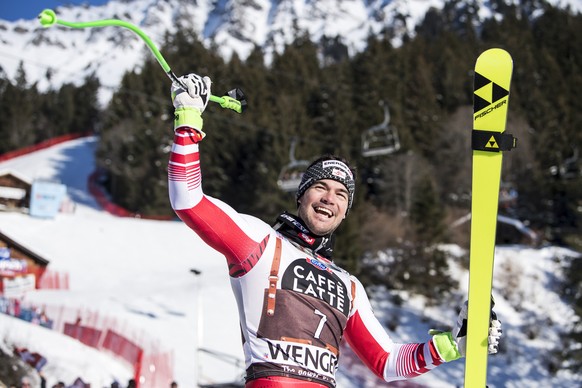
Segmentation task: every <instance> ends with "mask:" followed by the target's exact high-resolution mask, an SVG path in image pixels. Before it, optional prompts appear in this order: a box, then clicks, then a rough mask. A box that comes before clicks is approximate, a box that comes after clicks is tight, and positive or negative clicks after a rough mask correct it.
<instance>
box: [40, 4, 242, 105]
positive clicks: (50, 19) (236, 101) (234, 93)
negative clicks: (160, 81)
mask: <svg viewBox="0 0 582 388" xmlns="http://www.w3.org/2000/svg"><path fill="white" fill-rule="evenodd" d="M38 19H39V21H40V24H42V26H43V27H51V26H53V25H54V24H60V25H62V26H65V27H69V28H91V27H107V26H118V27H124V28H127V29H129V30H131V31H132V32H134V33H135V34H137V35H138V36H139V37H140V38H142V40H143V41H144V42H145V43H146V44H147V46H148V47H149V49H150V50H151V52H152V53H153V54H154V56H155V57H156V59H157V61H158V63H159V64H160V66H162V69H164V71H165V72H166V75H167V76H168V77H169V78H170V79H171V80H172V82H176V83H177V84H178V85H180V86H181V87H182V88H183V89H184V90H187V88H186V86H185V85H184V84H183V83H182V82H180V80H179V79H178V77H176V74H174V72H173V71H172V69H170V66H169V65H168V62H166V60H165V59H164V57H163V56H162V53H160V50H158V48H157V47H156V45H155V44H154V42H152V40H151V39H150V37H149V36H147V35H146V34H145V33H144V32H143V31H142V30H141V29H139V28H138V27H137V26H135V25H134V24H131V23H129V22H126V21H123V20H119V19H105V20H95V21H91V22H77V23H74V22H67V21H64V20H59V19H57V15H56V14H55V12H54V11H53V10H52V9H45V10H43V11H42V12H41V13H40V15H38ZM210 101H213V102H216V103H217V104H219V105H220V106H221V107H223V108H227V109H231V110H234V111H235V112H237V113H242V112H243V111H244V110H245V109H246V107H247V101H246V98H245V95H244V93H243V92H242V90H240V89H233V90H231V91H229V92H228V93H227V95H226V96H222V97H218V96H214V95H212V94H211V95H210Z"/></svg>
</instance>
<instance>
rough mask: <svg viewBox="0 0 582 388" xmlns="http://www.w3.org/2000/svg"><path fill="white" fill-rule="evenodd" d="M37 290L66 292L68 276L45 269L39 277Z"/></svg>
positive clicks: (64, 273)
mask: <svg viewBox="0 0 582 388" xmlns="http://www.w3.org/2000/svg"><path fill="white" fill-rule="evenodd" d="M37 288H38V289H43V290H68V289H69V274H68V273H66V272H57V271H51V270H49V269H47V270H45V271H44V273H43V274H42V275H41V277H40V279H39V281H38V285H37Z"/></svg>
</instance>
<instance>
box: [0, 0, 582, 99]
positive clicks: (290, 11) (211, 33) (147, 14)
mask: <svg viewBox="0 0 582 388" xmlns="http://www.w3.org/2000/svg"><path fill="white" fill-rule="evenodd" d="M471 1H472V2H475V3H476V4H477V5H478V9H479V10H480V11H479V16H480V18H481V19H483V18H487V17H490V16H492V15H494V14H495V12H494V11H492V8H490V7H491V3H490V2H487V1H485V0H471ZM509 1H513V0H509ZM444 2H445V0H318V1H307V0H238V1H235V0H230V1H215V0H196V1H191V0H111V1H109V2H108V3H106V4H105V5H102V6H89V5H84V6H63V7H57V8H56V9H55V12H56V14H57V18H58V19H59V20H63V21H69V22H87V21H94V20H100V19H112V18H115V19H122V20H125V21H128V22H130V23H133V24H135V25H136V26H138V27H139V28H141V29H142V30H143V31H144V32H145V33H146V34H147V35H148V36H149V37H150V38H151V39H152V40H153V42H154V43H155V44H157V45H158V46H159V45H161V44H162V43H163V36H164V34H165V33H166V32H170V33H173V32H175V31H176V29H177V28H179V27H181V26H183V27H187V28H190V29H193V30H194V31H196V32H197V33H198V35H199V36H200V37H201V39H203V41H204V42H205V43H206V44H208V45H209V44H210V43H211V42H214V43H216V44H217V47H219V48H220V51H221V53H220V54H221V55H223V56H224V57H225V58H229V57H230V55H232V53H233V52H236V53H237V54H238V55H239V57H241V58H243V59H244V58H246V56H247V55H248V53H249V52H250V50H251V49H252V48H253V47H255V46H258V47H261V48H262V49H263V50H264V52H265V53H266V58H267V60H268V59H269V55H270V54H272V53H273V52H274V51H278V50H281V49H282V48H283V47H284V45H285V44H286V43H290V42H292V41H293V39H294V37H295V36H297V34H298V32H304V31H306V32H308V33H309V35H310V36H311V37H312V39H313V40H314V41H319V40H321V38H322V37H331V38H334V37H337V36H339V37H341V41H342V42H343V44H345V45H346V46H347V47H348V50H349V52H350V53H351V54H353V53H355V52H358V51H361V50H363V49H364V48H365V42H366V38H367V37H368V36H369V35H370V34H382V33H384V32H386V31H390V36H393V43H394V44H395V45H398V44H399V42H400V39H401V38H402V37H403V36H404V35H405V34H413V33H414V27H415V26H416V25H417V23H418V22H419V21H420V20H421V19H422V17H423V16H424V14H425V13H426V11H427V10H428V9H429V8H430V7H435V8H441V7H442V5H443V4H444ZM550 2H552V3H555V4H564V5H566V4H567V5H569V6H570V7H571V8H572V10H574V11H577V12H579V11H580V10H582V0H568V1H566V2H562V0H551V1H550ZM461 4H463V3H461ZM31 7H34V3H31ZM41 11H42V9H40V8H39V10H38V12H39V13H40V12H41ZM145 55H151V54H150V53H149V51H148V49H147V47H146V45H145V44H144V42H143V41H142V40H141V39H140V38H139V37H138V36H137V35H135V34H133V33H132V32H130V31H129V30H126V29H123V28H120V27H102V28H88V29H71V28H67V27H61V26H52V27H49V28H45V27H42V26H41V25H40V23H39V21H38V20H18V21H15V22H8V21H5V20H2V19H1V16H0V76H3V77H7V78H8V79H10V80H14V78H15V75H16V74H17V69H18V67H19V64H20V63H23V65H24V69H25V71H26V75H27V80H28V81H29V83H33V82H38V87H39V89H40V90H46V89H49V88H51V87H59V86H60V85H62V84H63V83H75V84H77V83H78V82H80V81H82V80H83V79H84V78H85V76H87V75H89V74H92V73H95V74H96V75H97V77H98V78H99V79H100V80H101V83H102V84H103V85H104V90H103V92H102V94H101V96H100V100H101V101H102V102H106V101H107V100H108V99H109V97H110V96H111V94H112V92H113V90H114V89H115V88H116V87H117V85H118V84H119V81H120V79H121V77H122V75H123V74H124V73H125V72H126V71H128V70H131V69H134V68H136V67H137V68H139V65H140V64H141V63H142V62H143V59H144V56H145ZM170 66H171V64H170Z"/></svg>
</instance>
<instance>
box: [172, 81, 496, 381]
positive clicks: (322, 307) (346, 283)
mask: <svg viewBox="0 0 582 388" xmlns="http://www.w3.org/2000/svg"><path fill="white" fill-rule="evenodd" d="M180 80H181V82H182V83H183V84H184V85H185V86H186V88H187V90H184V89H182V87H181V86H179V85H177V84H174V85H173V86H172V97H173V103H174V106H175V108H176V109H175V120H174V133H175V135H174V144H173V146H172V152H171V155H170V161H169V164H168V179H169V190H170V201H171V204H172V207H173V209H174V210H175V212H176V214H177V215H178V216H179V217H180V219H182V220H183V221H184V222H185V223H186V224H187V225H188V226H189V227H190V228H191V229H192V230H193V231H194V232H196V233H197V234H198V235H199V236H200V237H201V238H202V239H203V240H204V241H205V242H206V243H207V244H209V245H210V246H211V247H213V248H214V249H216V250H217V251H219V252H221V253H222V254H223V255H224V256H225V258H226V261H227V263H228V268H229V275H230V282H231V286H232V290H233V292H234V295H235V297H236V301H237V304H238V310H239V317H240V326H241V332H242V337H243V338H242V346H243V350H244V353H245V362H246V377H245V379H246V385H245V387H246V388H270V387H272V388H279V387H293V388H317V387H335V386H336V380H335V374H336V371H337V369H338V362H339V357H340V346H341V343H342V341H343V340H344V339H345V340H346V341H347V342H348V343H349V344H350V346H351V348H352V349H353V350H354V351H355V353H356V354H357V355H358V356H359V357H360V359H361V360H362V361H363V362H364V364H365V365H367V366H368V368H370V370H372V371H373V372H374V373H375V374H376V375H377V376H379V377H380V378H383V379H384V380H386V381H395V380H403V379H409V378H412V377H415V376H419V375H421V374H424V373H426V372H428V371H430V370H431V369H433V368H435V367H436V366H438V365H440V364H442V363H444V362H447V361H452V360H456V359H458V358H460V357H462V356H463V355H464V346H463V344H464V341H463V339H464V337H463V336H464V334H463V333H464V332H465V331H464V330H463V329H464V328H465V327H466V326H465V325H466V309H462V310H461V314H460V315H459V319H458V320H457V322H456V324H455V327H454V329H453V331H452V332H444V333H443V332H441V333H439V334H436V335H434V336H432V337H429V338H428V339H427V340H426V341H425V342H419V343H406V344H403V343H397V342H394V341H393V340H392V339H391V338H390V336H389V335H388V334H387V333H386V331H385V330H384V328H383V327H382V325H381V324H380V322H379V321H378V320H377V319H376V317H375V316H374V314H373V312H372V308H371V306H370V301H369V300H368V297H367V295H366V291H365V289H364V287H363V286H362V284H361V283H360V282H359V281H358V279H356V278H355V277H354V276H352V275H350V274H349V273H348V272H346V271H345V270H343V269H341V268H340V267H338V266H337V265H335V264H334V262H333V260H332V254H333V242H334V235H333V232H334V231H335V230H336V229H337V227H338V226H339V225H340V224H341V222H342V221H343V219H344V218H345V217H346V216H347V215H348V213H349V211H350V209H351V207H352V205H353V201H354V193H355V186H356V185H355V178H356V177H355V175H354V171H353V170H352V169H351V168H350V166H349V165H348V163H347V161H345V160H344V159H341V158H338V157H335V156H331V155H326V156H324V157H322V158H320V159H318V160H316V161H315V162H313V163H312V164H311V165H310V166H309V167H308V168H307V170H306V171H305V173H304V174H303V177H302V180H301V183H300V185H299V187H298V189H297V215H296V216H295V215H292V214H290V213H287V212H285V213H283V214H281V215H280V216H279V217H278V218H277V221H276V224H275V225H274V226H272V227H271V226H270V225H268V224H266V223H264V222H263V221H261V220H260V219H258V218H256V217H252V216H249V215H245V214H241V213H238V212H237V211H236V210H234V209H233V208H232V207H230V206H229V205H227V204H226V203H224V202H222V201H220V200H218V199H216V198H212V197H210V196H208V195H206V194H205V193H204V192H203V190H202V170H201V167H200V157H199V152H200V145H201V141H202V140H203V139H204V137H205V133H204V132H203V131H202V127H203V121H202V117H201V114H202V112H203V111H204V109H205V108H206V105H207V104H208V100H209V96H210V86H211V82H210V79H209V78H208V77H204V78H202V77H199V76H197V75H195V74H190V75H187V76H184V77H181V78H180ZM493 324H494V325H493V326H494V329H493V330H492V331H491V335H490V336H489V342H490V352H492V353H494V352H496V351H497V341H498V339H499V337H500V335H501V331H500V330H498V329H499V327H498V326H497V321H493Z"/></svg>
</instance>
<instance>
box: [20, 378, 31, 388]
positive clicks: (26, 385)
mask: <svg viewBox="0 0 582 388" xmlns="http://www.w3.org/2000/svg"><path fill="white" fill-rule="evenodd" d="M20 388H32V383H31V382H30V379H29V378H28V377H26V376H24V377H23V378H22V379H20Z"/></svg>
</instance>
